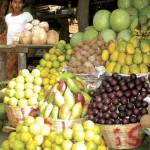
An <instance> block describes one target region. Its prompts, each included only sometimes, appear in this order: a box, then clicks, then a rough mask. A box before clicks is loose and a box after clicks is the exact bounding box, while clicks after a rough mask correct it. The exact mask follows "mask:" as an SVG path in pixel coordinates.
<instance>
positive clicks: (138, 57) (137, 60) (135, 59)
mask: <svg viewBox="0 0 150 150" xmlns="http://www.w3.org/2000/svg"><path fill="white" fill-rule="evenodd" d="M142 60H143V57H142V54H140V53H135V54H134V55H133V62H134V63H135V64H137V65H139V64H141V63H142Z"/></svg>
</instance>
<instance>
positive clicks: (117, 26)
mask: <svg viewBox="0 0 150 150" xmlns="http://www.w3.org/2000/svg"><path fill="white" fill-rule="evenodd" d="M110 26H111V28H112V29H113V30H114V31H116V32H120V31H121V30H125V29H127V28H128V27H129V26H130V14H129V13H128V12H127V11H126V10H124V9H115V10H114V11H113V12H112V13H111V15H110Z"/></svg>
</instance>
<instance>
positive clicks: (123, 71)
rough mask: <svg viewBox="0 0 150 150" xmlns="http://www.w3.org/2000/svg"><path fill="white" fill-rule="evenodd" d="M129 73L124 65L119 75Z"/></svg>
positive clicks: (127, 67)
mask: <svg viewBox="0 0 150 150" xmlns="http://www.w3.org/2000/svg"><path fill="white" fill-rule="evenodd" d="M129 71H130V69H129V66H127V65H124V66H122V67H121V71H120V73H121V74H129Z"/></svg>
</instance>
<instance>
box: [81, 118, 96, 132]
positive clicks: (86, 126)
mask: <svg viewBox="0 0 150 150" xmlns="http://www.w3.org/2000/svg"><path fill="white" fill-rule="evenodd" d="M83 127H84V130H90V129H92V128H94V122H93V121H91V120H86V121H85V122H84V123H83Z"/></svg>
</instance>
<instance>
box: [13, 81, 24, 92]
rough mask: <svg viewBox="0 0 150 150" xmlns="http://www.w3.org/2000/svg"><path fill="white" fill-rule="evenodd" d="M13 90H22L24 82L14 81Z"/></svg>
mask: <svg viewBox="0 0 150 150" xmlns="http://www.w3.org/2000/svg"><path fill="white" fill-rule="evenodd" d="M15 90H16V91H18V90H24V84H23V83H16V85H15Z"/></svg>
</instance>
